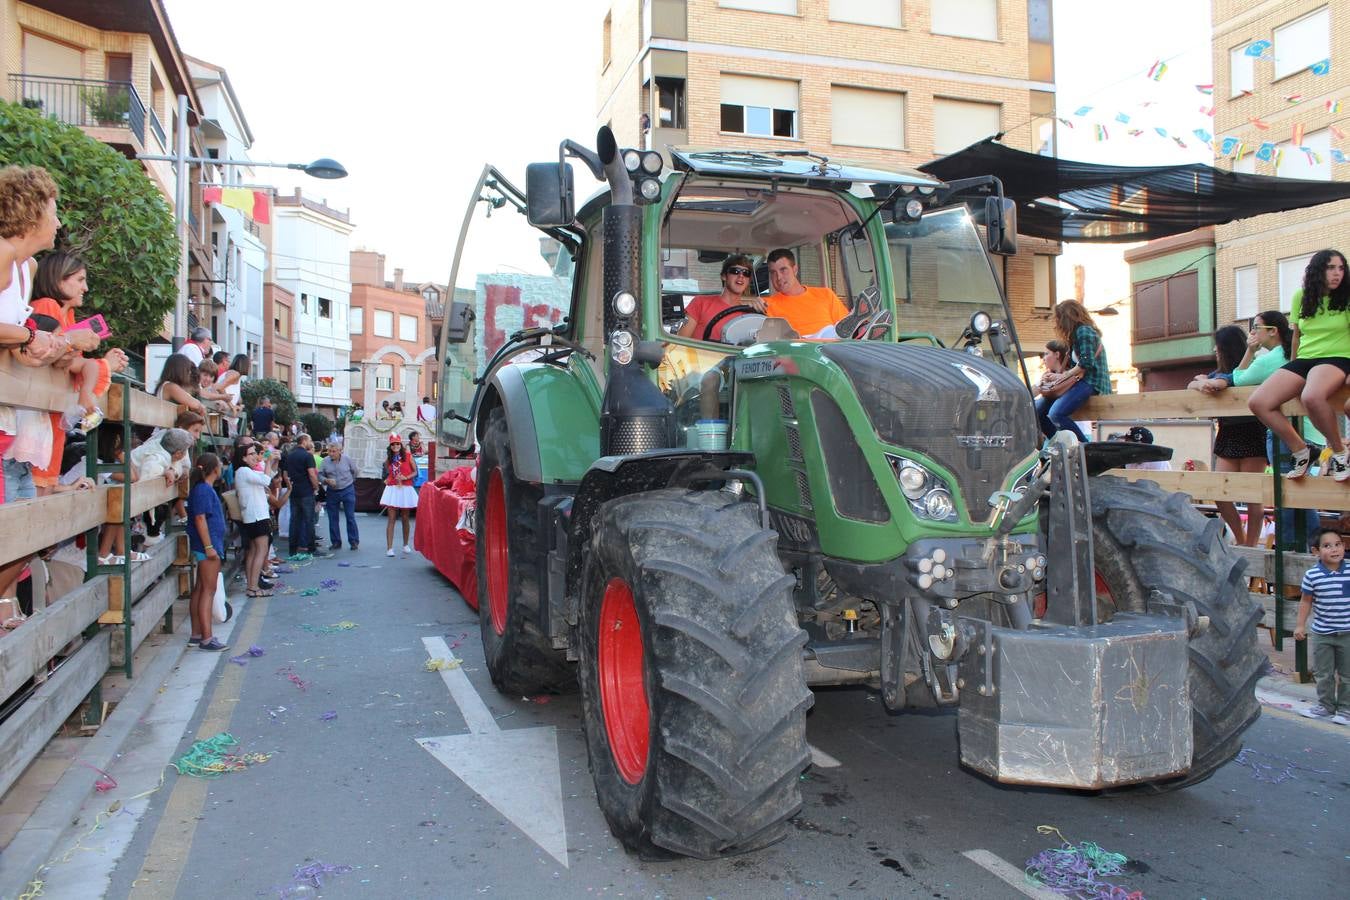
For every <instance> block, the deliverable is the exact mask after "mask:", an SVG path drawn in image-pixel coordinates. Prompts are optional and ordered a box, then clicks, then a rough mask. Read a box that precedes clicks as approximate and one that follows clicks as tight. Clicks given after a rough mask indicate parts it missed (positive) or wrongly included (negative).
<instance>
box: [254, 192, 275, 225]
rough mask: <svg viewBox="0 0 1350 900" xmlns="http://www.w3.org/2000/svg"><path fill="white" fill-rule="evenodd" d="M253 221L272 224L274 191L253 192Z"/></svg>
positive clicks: (260, 223)
mask: <svg viewBox="0 0 1350 900" xmlns="http://www.w3.org/2000/svg"><path fill="white" fill-rule="evenodd" d="M253 221H254V222H256V223H258V224H259V225H271V224H272V192H271V191H254V192H253Z"/></svg>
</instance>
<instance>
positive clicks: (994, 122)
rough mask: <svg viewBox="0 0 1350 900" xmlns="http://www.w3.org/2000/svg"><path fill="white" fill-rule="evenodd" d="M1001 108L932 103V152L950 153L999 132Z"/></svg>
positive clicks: (960, 102) (959, 102) (957, 102)
mask: <svg viewBox="0 0 1350 900" xmlns="http://www.w3.org/2000/svg"><path fill="white" fill-rule="evenodd" d="M1000 112H1001V108H1000V107H999V106H998V104H996V103H975V102H972V101H970V100H944V99H942V98H940V97H939V98H937V99H935V100H934V101H933V152H935V153H954V152H955V151H957V150H961V149H964V148H966V147H968V146H970V145H971V144H973V143H975V142H976V141H982V140H984V139H985V138H987V137H989V136H990V135H994V134H998V132H999V115H1000Z"/></svg>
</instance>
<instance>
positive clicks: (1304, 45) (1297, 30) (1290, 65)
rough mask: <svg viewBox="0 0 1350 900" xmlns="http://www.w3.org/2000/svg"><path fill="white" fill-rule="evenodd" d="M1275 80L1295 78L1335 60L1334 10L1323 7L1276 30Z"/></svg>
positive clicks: (1274, 51) (1274, 50)
mask: <svg viewBox="0 0 1350 900" xmlns="http://www.w3.org/2000/svg"><path fill="white" fill-rule="evenodd" d="M1271 52H1272V53H1273V54H1274V55H1275V78H1276V80H1279V79H1281V78H1283V77H1284V76H1286V75H1293V74H1294V73H1295V72H1297V71H1298V70H1300V69H1306V68H1307V67H1308V66H1310V65H1312V64H1313V63H1315V62H1320V61H1321V60H1324V59H1328V58H1330V56H1331V10H1330V9H1328V8H1327V7H1325V6H1324V7H1322V8H1321V9H1319V10H1317V11H1316V12H1314V13H1309V14H1308V15H1306V16H1304V17H1303V18H1301V19H1295V20H1294V21H1292V22H1290V23H1289V24H1287V25H1281V26H1280V27H1278V28H1276V29H1275V46H1274V48H1272V50H1271Z"/></svg>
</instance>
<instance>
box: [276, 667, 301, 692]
mask: <svg viewBox="0 0 1350 900" xmlns="http://www.w3.org/2000/svg"><path fill="white" fill-rule="evenodd" d="M277 674H278V675H285V676H286V678H287V680H288V681H290V683H291V684H293V685H295V686H296V687H298V688H299V689H300V690H302V691H304V690H308V689H309V682H307V681H302V680H301V678H300V676H299V675H297V674H295V668H294V667H293V666H282V667H281V668H280V669H277Z"/></svg>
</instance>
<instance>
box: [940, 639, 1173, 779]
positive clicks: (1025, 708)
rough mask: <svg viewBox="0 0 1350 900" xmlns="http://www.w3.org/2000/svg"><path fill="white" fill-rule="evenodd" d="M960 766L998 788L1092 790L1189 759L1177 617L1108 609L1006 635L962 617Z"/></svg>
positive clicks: (1163, 771)
mask: <svg viewBox="0 0 1350 900" xmlns="http://www.w3.org/2000/svg"><path fill="white" fill-rule="evenodd" d="M959 627H960V629H961V630H962V631H963V632H964V633H965V634H966V635H968V636H969V639H970V647H969V650H968V651H967V652H966V654H965V655H964V657H963V658H962V660H961V665H960V678H961V680H960V682H959V684H960V686H961V707H960V712H959V714H958V732H959V734H960V741H961V762H962V763H963V764H965V765H966V766H969V767H970V768H972V769H974V770H976V771H977V772H980V773H982V774H984V775H987V776H988V777H990V778H992V779H994V780H996V781H1002V782H1007V783H1010V784H1034V785H1046V786H1053V787H1067V788H1086V789H1100V788H1107V787H1113V786H1118V785H1126V784H1133V783H1135V782H1140V781H1155V780H1158V779H1165V778H1168V777H1170V776H1174V775H1181V774H1183V773H1185V772H1186V771H1187V770H1188V769H1189V768H1190V765H1191V754H1192V723H1191V703H1190V697H1189V694H1188V693H1187V689H1186V674H1187V633H1186V629H1185V623H1184V622H1183V621H1181V620H1180V619H1177V618H1170V617H1164V616H1156V615H1136V614H1130V613H1120V614H1117V615H1116V616H1115V617H1114V618H1113V619H1112V620H1111V621H1110V622H1106V623H1103V624H1100V625H1094V626H1088V627H1078V628H1074V627H1070V626H1059V625H1045V626H1034V627H1032V628H1031V629H1030V630H1026V631H1017V630H1012V629H1008V628H999V627H995V626H992V625H990V624H989V623H988V622H987V621H984V620H979V619H970V618H965V617H962V618H961V620H960V622H959Z"/></svg>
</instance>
